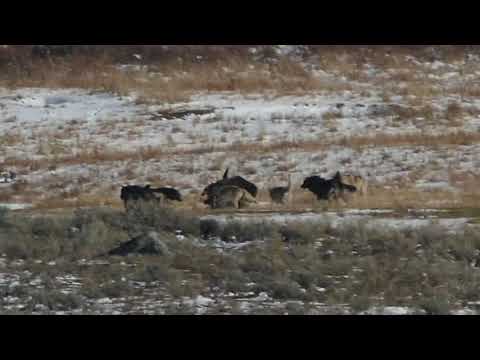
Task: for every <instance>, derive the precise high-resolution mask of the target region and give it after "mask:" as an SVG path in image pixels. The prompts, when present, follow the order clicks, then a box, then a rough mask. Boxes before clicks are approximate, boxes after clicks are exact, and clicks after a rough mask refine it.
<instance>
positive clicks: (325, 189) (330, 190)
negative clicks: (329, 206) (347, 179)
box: [302, 172, 357, 200]
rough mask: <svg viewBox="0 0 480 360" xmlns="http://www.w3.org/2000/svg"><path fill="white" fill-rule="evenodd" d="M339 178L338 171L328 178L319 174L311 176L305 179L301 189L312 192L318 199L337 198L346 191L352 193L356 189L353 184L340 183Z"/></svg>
mask: <svg viewBox="0 0 480 360" xmlns="http://www.w3.org/2000/svg"><path fill="white" fill-rule="evenodd" d="M341 178H342V176H341V174H340V172H337V173H336V174H335V176H334V177H333V178H332V179H330V180H325V179H323V178H321V177H319V176H311V177H308V178H306V179H305V181H304V182H303V184H302V189H307V190H309V191H311V192H312V193H314V194H315V195H316V196H317V199H318V200H331V199H338V198H341V197H343V195H344V194H345V193H346V192H350V193H354V192H356V191H357V188H356V187H355V186H352V185H348V184H344V183H342V181H341Z"/></svg>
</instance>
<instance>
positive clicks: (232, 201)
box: [209, 185, 257, 209]
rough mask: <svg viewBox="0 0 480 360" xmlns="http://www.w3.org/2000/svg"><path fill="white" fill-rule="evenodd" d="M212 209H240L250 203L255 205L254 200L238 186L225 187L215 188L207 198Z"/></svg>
mask: <svg viewBox="0 0 480 360" xmlns="http://www.w3.org/2000/svg"><path fill="white" fill-rule="evenodd" d="M209 200H210V206H211V208H212V209H224V208H229V207H233V208H235V209H240V208H242V207H245V206H247V205H248V204H250V203H257V201H256V199H255V198H254V197H253V196H252V195H250V193H249V192H248V191H246V190H245V189H242V188H239V187H238V186H231V185H225V186H220V187H217V188H216V189H215V190H214V191H213V192H212V193H211V196H210V197H209Z"/></svg>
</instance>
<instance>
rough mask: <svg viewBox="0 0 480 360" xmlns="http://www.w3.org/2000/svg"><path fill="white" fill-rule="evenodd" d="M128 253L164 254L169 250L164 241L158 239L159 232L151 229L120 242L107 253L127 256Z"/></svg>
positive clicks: (167, 253)
mask: <svg viewBox="0 0 480 360" xmlns="http://www.w3.org/2000/svg"><path fill="white" fill-rule="evenodd" d="M130 254H137V255H160V256H166V255H169V254H170V251H169V250H168V247H167V245H166V244H165V242H164V241H162V240H161V239H160V236H159V234H158V233H156V232H154V231H151V232H149V233H147V234H142V235H140V236H137V237H135V238H133V239H132V240H130V241H127V242H126V243H123V244H121V245H120V246H119V247H117V248H115V249H113V250H111V251H109V252H108V254H107V255H109V256H127V255H130Z"/></svg>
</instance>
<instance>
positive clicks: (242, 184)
mask: <svg viewBox="0 0 480 360" xmlns="http://www.w3.org/2000/svg"><path fill="white" fill-rule="evenodd" d="M228 172H229V169H228V168H227V170H226V171H225V173H224V174H223V178H222V179H221V180H219V181H217V182H215V183H213V184H210V185H208V186H207V187H206V188H205V189H204V190H203V192H202V194H201V196H202V197H205V196H206V199H205V201H204V203H205V204H206V205H209V206H210V207H212V199H213V196H214V193H215V192H217V191H218V190H219V189H220V188H222V187H224V186H235V187H238V188H240V189H244V190H245V191H247V192H248V193H249V195H251V196H252V197H253V198H256V197H257V194H258V188H257V186H256V185H255V184H252V183H251V182H249V181H247V180H245V179H244V178H242V177H240V176H235V177H232V178H231V177H229V176H228Z"/></svg>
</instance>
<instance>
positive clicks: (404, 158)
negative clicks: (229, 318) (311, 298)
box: [0, 46, 480, 315]
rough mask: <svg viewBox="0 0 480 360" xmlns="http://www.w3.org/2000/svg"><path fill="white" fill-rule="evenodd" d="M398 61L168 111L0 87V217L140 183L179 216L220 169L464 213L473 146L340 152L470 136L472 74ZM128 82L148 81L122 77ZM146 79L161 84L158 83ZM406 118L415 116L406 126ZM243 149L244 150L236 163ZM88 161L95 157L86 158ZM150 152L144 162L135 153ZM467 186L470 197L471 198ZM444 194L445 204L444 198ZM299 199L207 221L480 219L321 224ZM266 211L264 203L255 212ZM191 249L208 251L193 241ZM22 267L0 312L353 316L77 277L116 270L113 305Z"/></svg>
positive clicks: (8, 263) (106, 199) (265, 181)
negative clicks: (169, 191)
mask: <svg viewBox="0 0 480 360" xmlns="http://www.w3.org/2000/svg"><path fill="white" fill-rule="evenodd" d="M301 50H302V49H301V48H298V47H295V46H293V47H292V46H279V47H278V49H277V51H278V52H279V53H280V54H288V55H291V56H296V54H297V53H298V51H301ZM252 51H253V50H252ZM473 60H475V59H473ZM406 61H407V63H410V64H412V66H414V67H415V70H412V69H405V70H398V69H396V70H393V69H392V70H388V69H387V70H386V69H379V68H376V67H374V66H371V65H368V64H367V65H365V66H364V67H363V68H362V69H360V71H359V76H358V78H357V79H356V80H351V79H350V80H349V79H347V78H346V77H345V76H343V75H342V74H341V73H340V72H335V71H333V72H327V71H325V70H324V69H322V68H320V67H318V66H313V65H311V64H304V65H305V67H307V68H309V69H310V70H311V71H312V72H313V73H314V74H315V76H316V77H318V79H321V80H322V81H324V82H325V84H328V85H330V84H333V85H341V86H344V87H345V85H349V86H348V89H347V90H335V91H319V92H317V93H312V94H301V95H287V94H274V93H267V94H248V95H245V94H235V93H198V94H194V95H193V96H192V97H191V99H190V100H189V101H187V102H184V103H173V104H154V105H151V104H147V103H144V102H142V101H140V100H139V98H138V97H137V96H136V95H135V94H133V93H132V95H131V96H125V97H119V96H115V95H113V94H109V93H100V92H93V91H86V90H80V89H68V90H67V89H45V88H41V89H40V88H35V89H30V88H23V89H16V90H8V89H0V170H1V171H4V170H5V171H6V170H9V171H14V172H16V173H17V178H16V181H15V182H14V183H5V184H0V191H1V194H0V207H7V208H9V209H10V210H28V211H31V209H29V208H30V207H32V206H38V205H40V204H42V203H44V202H46V201H47V200H52V199H57V200H58V199H62V200H65V199H67V200H70V201H77V200H78V201H80V200H81V199H82V197H85V196H90V197H91V198H93V199H98V203H95V205H107V206H110V205H111V204H112V203H116V204H117V205H118V202H119V201H118V200H119V199H118V196H119V189H120V187H121V186H122V185H124V184H146V183H150V184H152V185H155V186H160V185H162V186H175V187H176V188H178V189H179V190H180V191H181V192H182V193H183V194H185V195H187V197H188V196H189V201H190V202H188V203H187V204H186V205H185V206H187V207H191V206H192V204H193V203H194V202H195V201H197V200H198V199H197V198H198V193H199V192H200V191H201V190H202V189H203V188H204V187H205V186H206V185H207V184H208V183H210V182H212V181H215V180H217V179H218V178H219V177H220V176H221V174H222V173H223V171H224V169H225V168H226V167H230V168H231V173H232V174H233V175H235V174H238V175H242V176H244V177H246V178H248V179H249V180H250V181H252V182H254V183H255V184H257V185H258V187H259V188H260V190H261V192H262V193H265V190H266V189H267V188H268V187H270V186H272V185H273V184H274V185H280V184H282V185H283V184H285V183H286V180H287V174H291V175H292V180H293V184H294V187H295V189H296V190H299V189H298V188H299V186H300V184H301V182H302V181H303V179H304V178H305V177H307V176H310V175H313V174H315V175H320V176H324V177H329V176H331V175H333V173H335V172H336V171H341V172H353V173H359V174H361V175H363V176H364V177H365V178H366V179H368V181H369V182H370V183H371V184H372V185H373V188H374V189H380V190H382V191H383V192H384V193H385V194H387V195H388V192H389V191H390V190H391V191H393V190H395V191H399V190H402V189H407V188H408V189H410V190H412V189H413V190H415V191H418V192H419V193H420V194H427V196H429V202H428V203H425V204H421V205H422V206H423V207H425V208H428V207H430V206H431V207H438V208H442V206H445V207H449V206H452V205H455V206H459V207H461V206H462V201H464V198H462V196H461V195H462V194H463V193H465V192H466V191H467V190H468V191H469V193H468V194H472V193H475V191H476V189H477V187H475V186H473V190H472V186H471V185H472V183H473V184H474V185H475V184H478V177H479V176H480V170H479V169H480V158H479V157H478V153H479V152H480V143H475V142H473V143H468V144H464V145H447V144H431V143H428V142H427V143H426V144H423V145H395V144H394V143H393V144H392V143H388V142H385V143H379V144H377V145H369V144H366V145H363V146H353V145H351V143H349V142H348V141H345V142H343V143H342V142H341V140H342V139H345V138H347V139H355V138H359V137H362V136H372V135H373V134H375V135H376V136H378V137H381V136H393V137H395V136H401V135H405V134H408V135H418V136H432V135H445V134H449V133H454V132H458V131H460V130H461V131H464V132H466V133H467V134H478V131H479V130H480V117H479V114H480V101H479V100H478V99H476V97H475V96H468V95H467V96H460V94H459V93H458V92H456V91H457V90H456V89H458V88H459V87H461V86H463V84H464V83H465V81H470V82H471V83H472V84H473V85H474V86H476V78H477V77H478V75H480V73H475V72H472V73H470V74H467V75H461V73H462V70H463V68H464V67H465V66H466V64H465V63H450V64H447V63H444V62H440V61H435V62H430V63H428V62H425V63H421V62H419V61H418V60H417V59H415V58H407V59H406ZM128 70H129V71H135V70H145V69H135V68H134V67H128ZM227 70H228V69H227ZM407 70H408V71H411V72H413V73H407V75H408V76H410V77H411V78H412V79H415V80H416V81H420V82H422V81H427V80H428V81H430V82H431V83H433V85H432V89H434V90H435V91H437V93H434V94H432V95H431V96H429V97H427V98H426V100H424V99H420V96H419V95H413V93H415V91H416V90H417V89H413V90H409V89H408V86H410V85H409V84H408V82H407V81H402V80H398V79H399V78H401V76H403V75H405V74H404V73H402V71H407ZM227 73H228V71H227ZM150 75H151V76H164V74H161V73H157V74H150ZM145 81H148V80H145ZM345 88H347V87H345ZM387 88H388V89H389V90H388V91H389V94H388V95H387V94H386V92H387ZM390 88H393V89H394V90H397V91H396V92H395V91H393V90H392V89H390ZM414 90H415V91H414ZM392 91H393V92H392ZM419 92H420V91H419ZM452 102H456V103H458V104H459V106H460V108H461V109H462V114H461V115H459V118H457V119H455V121H451V120H449V119H447V116H446V112H447V110H448V107H449V104H451V103H452ZM425 103H427V104H428V105H430V106H431V107H432V111H433V113H434V116H433V118H434V119H433V121H432V119H428V118H427V116H428V115H429V114H428V113H423V112H422V111H423V110H422V109H423V107H424V105H425ZM407 110H408V111H410V110H414V111H413V112H412V113H411V114H413V115H411V114H410V113H409V112H408V111H407ZM405 113H406V115H405ZM286 142H288V143H294V144H300V145H301V144H302V143H310V144H311V143H315V144H318V145H320V146H318V147H317V148H314V150H312V149H311V148H309V147H308V146H306V147H302V146H298V147H291V148H286V147H282V146H278V145H279V144H282V143H286ZM329 144H334V145H329ZM240 145H243V147H241V149H242V150H241V151H238V150H237V149H238V148H239V146H240ZM321 145H324V146H321ZM94 150H95V153H96V155H94V156H92V155H91V154H92V153H94ZM149 151H151V152H152V153H153V154H154V155H152V156H146V155H144V154H148V152H149ZM87 153H88V154H87ZM120 153H123V154H125V156H122V157H119V159H117V158H116V157H115V155H117V154H120ZM87 155H88V156H87ZM467 185H468V186H470V187H471V188H469V189H467V187H468V186H467ZM445 194H448V195H449V196H450V197H449V198H448V199H446V198H445ZM297 195H298V194H296V196H297ZM265 200H266V199H262V202H263V201H265ZM302 201H303V200H302V199H300V200H299V202H300V203H301V205H302V208H301V209H298V210H299V211H298V212H290V211H289V210H288V209H287V210H285V209H280V210H278V209H277V210H278V211H277V210H273V211H270V212H266V211H263V212H261V211H260V210H265V209H260V210H259V209H252V210H251V213H250V214H249V213H243V212H242V213H237V214H234V215H232V214H227V215H225V214H209V215H206V216H205V218H214V219H217V220H223V221H224V220H228V219H234V220H245V221H249V222H251V221H267V220H273V221H275V222H280V223H290V222H301V221H306V222H308V221H313V220H315V221H318V220H320V221H325V222H328V223H330V224H331V225H332V226H333V227H339V226H341V225H343V224H346V223H352V221H353V222H358V223H367V224H368V226H371V227H381V228H384V227H385V228H391V229H405V228H412V229H417V230H418V229H420V228H423V227H425V226H430V225H438V226H442V227H444V228H445V229H447V230H448V231H449V232H451V233H454V232H461V231H462V230H465V229H474V230H475V229H478V228H477V226H478V225H476V224H475V222H477V221H478V218H473V217H470V216H464V215H460V216H455V217H452V216H450V215H449V214H444V213H442V211H441V210H440V211H439V210H438V209H432V210H431V211H429V210H423V211H420V212H419V211H418V210H416V211H415V212H411V213H409V212H405V211H403V212H401V213H398V212H397V209H391V210H373V209H364V210H360V209H350V210H341V211H325V212H323V213H319V212H318V211H316V212H314V211H313V210H312V205H313V203H312V202H311V201H305V202H303V203H302ZM399 205H400V206H401V205H402V204H399ZM268 207H269V205H268V203H267V204H266V206H265V208H268ZM35 211H36V210H35V209H34V212H35ZM37 213H39V214H40V213H41V214H43V212H38V211H37ZM196 245H198V246H207V245H205V244H204V243H202V242H201V241H198V242H197V243H196ZM208 246H211V247H214V248H216V249H218V250H219V251H221V252H231V251H242V250H243V249H245V248H248V246H249V244H225V243H222V242H214V243H212V244H209V245H208ZM27 265H28V266H27ZM27 265H26V264H23V263H22V262H18V261H13V260H11V259H7V258H5V257H1V258H0V293H1V294H2V296H1V297H0V298H1V303H0V310H1V311H2V312H20V313H21V312H32V313H39V314H45V313H58V314H76V313H86V312H87V313H98V314H125V313H142V314H150V313H151V314H163V313H172V312H173V313H175V312H177V313H178V312H181V311H185V312H187V313H188V312H189V313H196V314H205V313H246V314H248V313H258V312H263V311H265V312H268V311H271V312H275V313H281V314H284V313H298V312H300V313H311V314H329V313H351V312H352V311H351V309H350V308H349V306H347V305H342V304H339V305H337V306H331V305H328V304H324V303H315V302H313V303H309V304H308V306H307V305H306V304H305V303H298V302H295V301H284V300H282V301H280V300H278V299H273V298H271V297H270V296H268V295H267V294H266V293H264V292H258V291H246V292H226V291H223V290H222V291H220V290H219V289H214V288H212V289H205V291H202V294H201V295H197V294H196V295H192V296H183V297H180V299H179V297H176V298H175V300H174V299H173V297H172V296H171V294H170V292H171V290H172V289H166V288H165V286H164V285H165V284H162V283H153V284H152V283H149V284H147V283H146V282H142V281H134V280H132V279H130V278H129V277H128V276H127V275H128V274H129V271H131V270H132V269H133V268H135V267H136V266H141V264H139V263H130V264H120V265H119V264H113V263H110V262H108V261H107V262H105V263H98V262H92V261H89V260H85V261H83V262H81V263H79V264H76V265H78V266H79V267H90V268H92V269H95V268H96V267H100V268H101V267H110V266H119V268H120V269H123V270H121V271H119V272H118V273H119V274H125V277H122V276H119V277H117V279H116V280H114V281H113V283H110V284H108V286H109V287H110V288H111V289H110V290H109V291H111V292H115V286H117V285H118V284H120V285H119V286H120V287H124V288H129V289H136V290H135V291H133V292H134V294H126V295H122V296H109V295H108V294H109V292H108V291H105V292H103V293H101V294H99V295H98V294H97V295H98V296H90V297H88V296H86V295H88V294H89V291H90V290H89V289H85V288H86V287H88V286H87V285H88V284H87V281H86V279H85V278H83V277H82V276H81V275H80V274H79V273H78V272H77V273H72V271H69V270H68V271H67V270H65V269H62V268H60V267H58V264H56V263H55V262H48V263H47V262H45V261H42V260H38V262H34V263H33V264H27ZM31 269H35V270H34V271H32V270H31ZM49 269H50V270H49ZM56 269H58V271H59V272H60V273H59V274H56V276H54V277H50V278H48V277H47V278H45V277H42V276H40V275H39V274H42V273H43V272H49V271H55V270H56ZM116 269H117V268H116ZM117 270H118V269H117ZM117 270H115V271H117ZM115 282H116V283H115ZM125 285H127V286H125ZM53 290H55V294H57V295H58V294H59V293H60V294H61V295H58V296H59V299H60V300H61V301H60V302H61V303H62V304H63V305H62V304H60V305H58V304H57V305H55V304H50V305H51V306H50V308H48V307H45V305H39V304H45V301H43V300H42V299H43V298H42V297H44V296H47V295H48V296H53V295H52V293H51V292H52V291H53ZM137 290H138V291H137ZM318 291H319V292H322V291H324V289H322V288H319V289H318ZM87 298H88V300H86V299H87ZM65 302H67V304H66V303H65ZM470 305H471V306H470ZM470 305H469V306H468V307H465V308H464V309H463V310H458V311H457V313H458V314H471V313H476V307H477V304H475V303H472V304H470ZM364 313H367V314H395V315H403V314H412V313H418V310H415V309H411V308H407V307H386V308H377V307H373V308H371V309H368V310H366V311H365V312H364Z"/></svg>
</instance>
